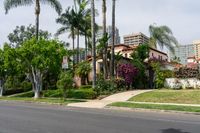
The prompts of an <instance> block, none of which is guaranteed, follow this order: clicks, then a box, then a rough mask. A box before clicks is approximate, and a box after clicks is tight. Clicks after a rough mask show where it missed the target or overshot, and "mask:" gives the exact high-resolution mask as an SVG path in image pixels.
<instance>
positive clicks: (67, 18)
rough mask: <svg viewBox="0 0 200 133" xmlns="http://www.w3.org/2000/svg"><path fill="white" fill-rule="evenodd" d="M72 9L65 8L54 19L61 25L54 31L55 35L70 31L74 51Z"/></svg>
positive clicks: (73, 18)
mask: <svg viewBox="0 0 200 133" xmlns="http://www.w3.org/2000/svg"><path fill="white" fill-rule="evenodd" d="M72 10H73V9H70V8H68V9H66V11H65V12H64V13H62V14H61V15H60V16H59V18H57V19H56V22H57V23H59V24H61V25H62V27H61V28H59V29H58V30H57V32H56V36H58V35H61V34H63V33H66V32H70V36H71V38H72V49H73V51H74V48H75V21H76V20H75V17H74V15H73V14H72ZM74 61H75V57H74V55H73V68H74V64H75V62H74Z"/></svg>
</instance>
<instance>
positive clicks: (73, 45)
mask: <svg viewBox="0 0 200 133" xmlns="http://www.w3.org/2000/svg"><path fill="white" fill-rule="evenodd" d="M74 40H75V35H74V28H72V50H73V52H74V48H75V43H74V42H75V41H74ZM74 65H75V56H74V54H73V70H74Z"/></svg>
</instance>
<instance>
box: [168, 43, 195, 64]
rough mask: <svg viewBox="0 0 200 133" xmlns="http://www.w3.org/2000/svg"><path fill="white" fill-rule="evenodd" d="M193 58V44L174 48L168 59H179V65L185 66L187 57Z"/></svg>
mask: <svg viewBox="0 0 200 133" xmlns="http://www.w3.org/2000/svg"><path fill="white" fill-rule="evenodd" d="M194 56H195V47H194V45H193V44H189V45H180V46H178V47H174V53H172V52H170V59H174V58H175V57H176V58H179V59H180V63H181V64H183V65H186V64H187V59H188V57H194Z"/></svg>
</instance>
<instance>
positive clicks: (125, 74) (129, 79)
mask: <svg viewBox="0 0 200 133" xmlns="http://www.w3.org/2000/svg"><path fill="white" fill-rule="evenodd" d="M137 73H138V69H137V68H136V67H134V66H133V65H132V64H119V65H118V67H117V74H118V76H119V77H121V78H123V79H124V81H125V83H126V84H128V85H130V84H131V83H133V79H134V77H135V76H136V75H137Z"/></svg>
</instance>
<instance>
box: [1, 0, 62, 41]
mask: <svg viewBox="0 0 200 133" xmlns="http://www.w3.org/2000/svg"><path fill="white" fill-rule="evenodd" d="M41 3H43V4H49V5H51V6H52V7H53V8H54V9H55V10H56V12H57V13H58V14H60V13H61V12H62V6H61V4H60V2H59V1H58V0H4V8H5V11H6V14H7V13H8V11H9V10H10V9H11V8H15V7H18V6H30V5H32V4H35V15H36V21H35V26H36V39H37V40H38V38H39V15H40V4H41Z"/></svg>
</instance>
